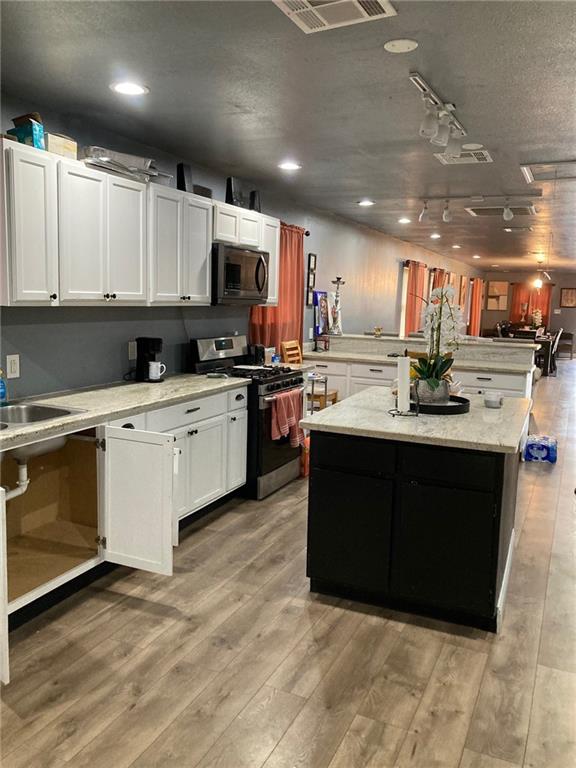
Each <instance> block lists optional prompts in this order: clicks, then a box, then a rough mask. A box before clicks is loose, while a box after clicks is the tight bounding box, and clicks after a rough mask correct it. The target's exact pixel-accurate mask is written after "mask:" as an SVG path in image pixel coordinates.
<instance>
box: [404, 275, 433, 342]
mask: <svg viewBox="0 0 576 768" xmlns="http://www.w3.org/2000/svg"><path fill="white" fill-rule="evenodd" d="M406 266H407V267H408V290H407V295H406V320H405V323H404V335H405V336H407V335H408V334H409V333H413V332H414V331H419V330H420V329H421V327H422V313H423V311H424V307H425V295H426V279H427V277H428V267H427V265H426V264H422V263H421V262H420V261H407V262H406Z"/></svg>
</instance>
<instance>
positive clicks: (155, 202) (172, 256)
mask: <svg viewBox="0 0 576 768" xmlns="http://www.w3.org/2000/svg"><path fill="white" fill-rule="evenodd" d="M148 203H149V208H148V219H149V275H150V302H151V303H152V304H181V303H182V302H183V301H184V295H185V294H184V281H185V274H184V266H185V265H184V244H183V234H184V224H183V213H184V197H183V195H182V192H179V191H178V190H177V189H171V188H169V187H161V186H160V185H159V184H152V185H150V189H149V196H148Z"/></svg>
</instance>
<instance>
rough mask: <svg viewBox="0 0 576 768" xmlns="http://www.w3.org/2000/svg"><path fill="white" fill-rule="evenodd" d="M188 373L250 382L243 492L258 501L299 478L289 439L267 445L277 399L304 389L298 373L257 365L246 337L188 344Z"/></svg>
mask: <svg viewBox="0 0 576 768" xmlns="http://www.w3.org/2000/svg"><path fill="white" fill-rule="evenodd" d="M190 344H191V348H192V370H193V371H194V373H205V374H208V375H210V376H232V377H239V378H244V379H251V382H252V383H251V384H250V385H249V387H248V467H247V482H246V493H247V495H248V496H249V497H250V498H253V499H263V498H264V497H266V496H269V495H270V494H271V493H273V492H274V491H276V490H278V488H281V487H282V486H283V485H286V484H287V483H289V482H290V481H291V480H293V479H294V478H296V477H298V476H299V474H300V448H292V446H291V445H290V441H289V438H288V437H285V438H284V437H283V438H281V439H280V440H272V418H271V417H272V403H273V402H274V398H275V396H276V394H278V393H279V392H286V391H288V390H291V389H295V388H298V389H301V390H302V391H303V390H304V377H303V375H302V372H301V371H300V370H298V369H295V368H290V367H289V366H286V365H257V364H254V363H253V359H254V354H253V353H251V348H250V347H249V346H248V344H247V340H246V336H240V335H239V336H220V337H218V338H210V339H192V340H191V341H190Z"/></svg>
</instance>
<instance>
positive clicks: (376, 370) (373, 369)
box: [368, 368, 383, 373]
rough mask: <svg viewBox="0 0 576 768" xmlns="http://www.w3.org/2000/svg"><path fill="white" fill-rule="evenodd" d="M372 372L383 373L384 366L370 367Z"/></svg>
mask: <svg viewBox="0 0 576 768" xmlns="http://www.w3.org/2000/svg"><path fill="white" fill-rule="evenodd" d="M368 370H369V371H370V373H382V372H383V371H382V368H368Z"/></svg>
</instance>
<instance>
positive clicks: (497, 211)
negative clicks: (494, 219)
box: [464, 203, 536, 218]
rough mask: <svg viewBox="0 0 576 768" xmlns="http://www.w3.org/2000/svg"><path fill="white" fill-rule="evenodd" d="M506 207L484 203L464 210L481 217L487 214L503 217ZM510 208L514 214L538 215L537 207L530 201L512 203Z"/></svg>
mask: <svg viewBox="0 0 576 768" xmlns="http://www.w3.org/2000/svg"><path fill="white" fill-rule="evenodd" d="M504 208H505V206H504V205H482V206H474V207H473V208H465V209H464V210H465V211H467V212H468V213H469V214H470V216H477V217H480V218H485V217H486V216H499V217H500V218H502V214H503V213H504ZM510 208H511V210H512V213H513V214H514V216H535V215H536V208H534V206H533V205H532V203H528V204H526V205H511V206H510Z"/></svg>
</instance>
